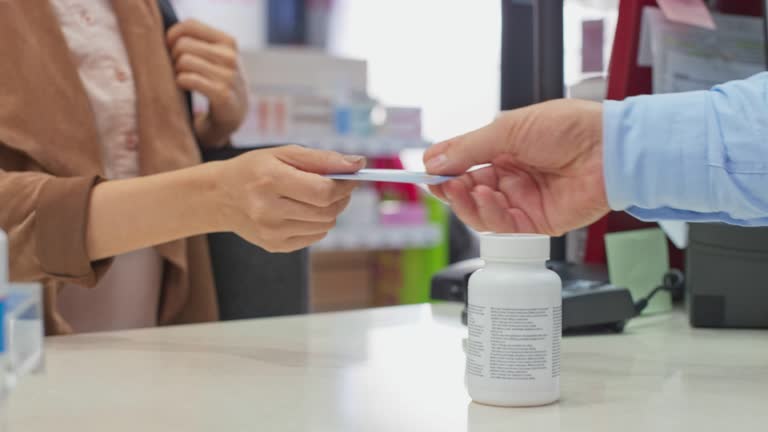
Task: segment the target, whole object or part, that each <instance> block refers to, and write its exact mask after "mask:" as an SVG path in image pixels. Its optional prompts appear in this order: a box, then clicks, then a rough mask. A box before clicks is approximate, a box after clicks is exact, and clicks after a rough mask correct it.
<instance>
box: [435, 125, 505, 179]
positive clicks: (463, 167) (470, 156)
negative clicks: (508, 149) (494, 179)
mask: <svg viewBox="0 0 768 432" xmlns="http://www.w3.org/2000/svg"><path fill="white" fill-rule="evenodd" d="M505 135H506V134H505V133H504V127H503V125H502V123H501V122H499V121H494V122H491V123H490V124H488V125H487V126H484V127H481V128H480V129H476V130H474V131H472V132H469V133H466V134H464V135H459V136H457V137H455V138H451V139H449V140H446V141H443V142H440V143H437V144H435V145H433V146H432V147H430V148H429V149H427V151H426V153H424V165H425V166H426V168H427V172H428V173H430V174H438V175H459V174H463V173H464V172H465V171H467V170H468V169H469V168H471V167H473V166H475V165H480V164H485V163H490V162H491V161H492V160H493V159H494V158H495V157H496V156H497V155H498V154H499V153H500V152H501V151H502V149H503V146H504V140H505V138H506V137H505Z"/></svg>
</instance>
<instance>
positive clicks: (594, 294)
mask: <svg viewBox="0 0 768 432" xmlns="http://www.w3.org/2000/svg"><path fill="white" fill-rule="evenodd" d="M482 266H483V260H482V259H480V258H475V259H471V260H466V261H461V262H458V263H455V264H452V265H450V266H448V267H446V268H445V269H443V270H442V271H440V272H438V273H437V274H436V275H435V276H434V277H433V278H432V288H431V295H432V298H433V299H435V300H448V301H458V302H463V303H464V305H465V308H464V311H462V321H463V322H464V323H466V303H467V286H468V282H469V277H470V276H471V275H472V273H474V272H475V271H477V270H478V269H480V268H481V267H482ZM547 267H548V268H549V269H551V270H553V271H554V272H556V273H557V274H558V275H559V276H560V278H561V279H562V280H563V332H564V333H582V332H589V331H606V330H608V331H616V332H621V331H622V330H623V329H624V324H625V323H626V322H627V321H628V320H629V319H630V318H632V317H634V316H635V315H636V309H635V304H634V302H633V300H632V295H631V294H630V293H629V290H627V289H626V288H620V287H616V286H613V285H611V284H609V283H608V274H607V271H606V270H605V268H604V267H602V266H592V265H584V264H570V263H565V262H562V261H550V262H548V263H547Z"/></svg>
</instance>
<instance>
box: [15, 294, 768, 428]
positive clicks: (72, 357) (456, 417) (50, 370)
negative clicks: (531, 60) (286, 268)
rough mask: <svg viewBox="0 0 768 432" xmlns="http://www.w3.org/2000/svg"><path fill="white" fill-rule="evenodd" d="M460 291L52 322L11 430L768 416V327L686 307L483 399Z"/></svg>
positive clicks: (707, 424) (589, 339)
mask: <svg viewBox="0 0 768 432" xmlns="http://www.w3.org/2000/svg"><path fill="white" fill-rule="evenodd" d="M459 311H460V308H459V306H457V305H452V304H441V305H434V306H429V305H417V306H402V307H391V308H383V309H372V310H363V311H355V312H344V313H331V314H318V315H308V316H302V317H288V318H270V319H261V320H251V321H238V322H227V323H216V324H206V325H194V326H180V327H170V328H162V329H148V330H138V331H128V332H116V333H101V334H91V335H81V336H70V337H58V338H50V339H48V341H47V348H46V349H47V372H46V374H45V375H42V376H34V377H30V378H28V379H26V380H25V381H24V382H22V383H21V385H20V386H19V387H18V388H17V389H16V390H15V391H14V393H13V394H12V398H11V400H10V403H9V404H8V406H7V408H8V410H9V411H8V412H9V415H8V417H9V419H8V423H9V431H10V432H41V431H78V432H84V431H99V432H106V431H110V432H116V431H146V432H154V431H163V432H168V431H281V432H284V431H285V432H287V431H313V432H316V431H356V432H357V431H360V432H362V431H365V432H377V431H387V432H389V431H402V432H410V431H414V432H415V431H419V432H423V431H441V432H451V431H465V430H469V431H473V432H486V431H505V432H509V431H522V432H549V431H585V432H586V431H590V432H601V431H611V432H613V431H622V432H633V431H676V432H680V431H686V432H687V431H696V432H700V431H701V432H703V431H728V430H734V431H764V430H768V331H750V330H699V329H691V328H689V327H688V324H687V322H686V320H685V316H684V315H683V314H682V313H681V312H677V313H673V314H667V315H662V316H657V317H650V318H642V319H638V320H635V321H634V322H632V323H631V324H630V325H629V326H628V328H627V330H626V333H624V334H620V335H601V336H574V337H567V338H565V339H564V341H563V350H562V352H563V359H562V392H563V397H562V401H561V402H560V403H558V404H555V405H551V406H547V407H541V408H518V409H504V408H491V407H485V406H481V405H476V404H471V403H470V400H469V398H468V396H467V394H466V391H465V389H464V357H463V352H462V348H461V344H462V338H463V337H465V335H466V329H465V328H464V327H463V326H462V325H461V324H460V321H459Z"/></svg>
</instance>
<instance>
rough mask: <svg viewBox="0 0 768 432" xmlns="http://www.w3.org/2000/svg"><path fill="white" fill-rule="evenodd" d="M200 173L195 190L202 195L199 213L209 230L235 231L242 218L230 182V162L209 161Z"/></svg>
mask: <svg viewBox="0 0 768 432" xmlns="http://www.w3.org/2000/svg"><path fill="white" fill-rule="evenodd" d="M198 168H199V170H200V175H199V176H198V178H197V180H196V182H195V183H196V184H195V186H194V189H195V190H194V191H193V192H192V193H193V194H195V195H196V196H200V197H202V203H201V207H202V208H203V211H202V212H200V213H199V214H200V215H201V216H202V217H203V219H204V223H205V224H206V226H207V232H222V231H234V230H235V227H237V226H238V224H239V221H240V220H241V219H242V217H241V214H242V212H241V211H240V208H239V207H238V206H237V204H236V203H237V200H236V198H237V197H235V196H234V195H235V193H234V192H233V188H232V187H231V186H230V185H229V184H228V182H227V178H228V174H227V171H228V162H227V161H221V162H208V163H205V164H202V165H200V166H199V167H198Z"/></svg>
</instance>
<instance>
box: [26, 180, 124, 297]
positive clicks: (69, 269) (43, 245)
mask: <svg viewBox="0 0 768 432" xmlns="http://www.w3.org/2000/svg"><path fill="white" fill-rule="evenodd" d="M99 181H100V179H99V178H98V177H70V178H52V179H49V180H48V181H46V183H45V184H44V185H43V188H42V189H41V192H40V196H39V197H38V204H37V220H36V227H37V228H36V229H37V244H36V249H37V257H38V260H39V261H40V267H41V269H42V270H43V272H45V273H47V274H48V275H50V276H51V277H54V278H56V279H59V280H63V281H66V282H69V283H73V284H77V285H82V286H93V285H95V284H96V281H97V280H98V279H99V278H100V277H101V276H102V275H103V274H104V273H105V272H106V270H107V269H108V268H109V265H110V263H111V260H100V261H96V262H92V261H91V259H90V258H89V256H88V251H87V247H86V230H87V226H88V210H89V207H90V199H91V191H92V190H93V187H94V186H95V185H96V184H97V183H98V182H99Z"/></svg>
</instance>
